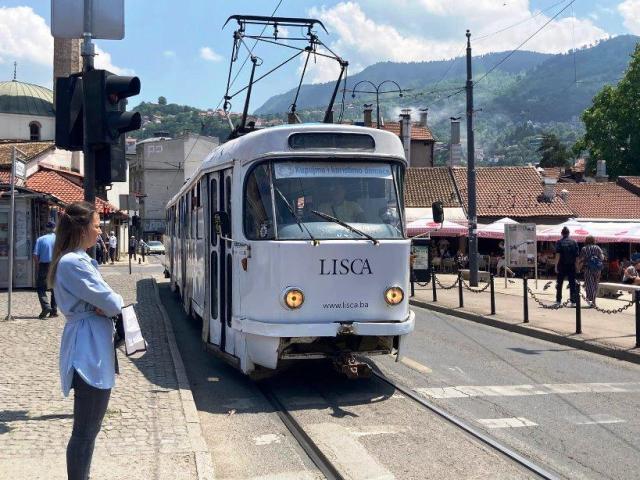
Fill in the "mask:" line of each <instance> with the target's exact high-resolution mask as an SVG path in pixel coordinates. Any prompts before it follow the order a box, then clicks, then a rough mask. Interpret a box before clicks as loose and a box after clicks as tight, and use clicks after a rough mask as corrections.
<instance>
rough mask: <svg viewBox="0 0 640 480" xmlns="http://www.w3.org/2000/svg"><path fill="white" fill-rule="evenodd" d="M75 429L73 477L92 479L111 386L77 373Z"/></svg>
mask: <svg viewBox="0 0 640 480" xmlns="http://www.w3.org/2000/svg"><path fill="white" fill-rule="evenodd" d="M72 386H73V391H74V394H73V397H74V398H73V432H72V433H71V439H70V440H69V443H68V445H67V476H68V478H69V480H88V478H89V470H90V469H91V457H92V456H93V447H94V445H95V442H96V437H97V436H98V432H99V431H100V427H101V426H102V419H103V418H104V414H105V413H106V412H107V405H109V397H110V395H111V389H108V390H103V389H101V388H95V387H92V386H91V385H89V384H88V383H86V382H85V381H84V380H82V377H81V376H80V375H78V373H77V372H73V384H72Z"/></svg>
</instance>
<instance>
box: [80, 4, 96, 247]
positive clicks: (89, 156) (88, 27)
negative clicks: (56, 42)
mask: <svg viewBox="0 0 640 480" xmlns="http://www.w3.org/2000/svg"><path fill="white" fill-rule="evenodd" d="M92 32H93V0H84V33H83V42H82V60H83V67H82V71H83V73H86V72H89V71H91V70H93V57H94V55H95V47H94V45H93V42H92V41H91V35H92ZM83 97H84V98H83V102H82V103H83V104H84V105H85V106H86V105H87V104H88V103H89V96H88V92H87V89H86V88H84V89H83ZM82 127H83V131H84V138H83V140H82V154H83V156H84V180H83V187H84V199H85V201H87V202H89V203H91V204H95V202H96V156H95V151H94V150H93V148H92V147H91V145H89V142H88V132H89V125H88V123H87V109H86V107H85V108H84V109H83V114H82ZM87 253H89V255H90V256H91V257H92V258H96V249H95V246H94V247H92V248H90V249H89V250H88V251H87Z"/></svg>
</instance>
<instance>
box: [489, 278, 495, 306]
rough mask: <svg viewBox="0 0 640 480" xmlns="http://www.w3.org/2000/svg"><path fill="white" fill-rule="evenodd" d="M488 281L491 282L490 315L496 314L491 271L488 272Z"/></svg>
mask: <svg viewBox="0 0 640 480" xmlns="http://www.w3.org/2000/svg"><path fill="white" fill-rule="evenodd" d="M489 281H490V282H491V315H495V314H496V289H495V285H494V282H493V281H494V277H493V273H490V274H489Z"/></svg>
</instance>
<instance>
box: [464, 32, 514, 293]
mask: <svg viewBox="0 0 640 480" xmlns="http://www.w3.org/2000/svg"><path fill="white" fill-rule="evenodd" d="M465 88H466V90H467V195H468V196H469V205H468V213H469V283H470V284H471V286H472V287H477V286H478V236H477V235H478V233H477V227H478V218H477V215H476V161H475V156H476V154H475V142H474V138H473V80H472V73H471V32H470V31H469V30H467V85H466V87H465ZM505 273H506V272H505Z"/></svg>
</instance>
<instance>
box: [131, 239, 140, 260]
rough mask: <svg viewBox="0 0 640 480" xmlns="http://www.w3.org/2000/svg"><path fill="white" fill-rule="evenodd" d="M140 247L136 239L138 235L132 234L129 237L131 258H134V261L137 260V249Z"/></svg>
mask: <svg viewBox="0 0 640 480" xmlns="http://www.w3.org/2000/svg"><path fill="white" fill-rule="evenodd" d="M137 248H138V242H137V241H136V237H134V236H133V235H131V238H130V239H129V260H131V258H133V261H134V262H135V261H136V249H137Z"/></svg>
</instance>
